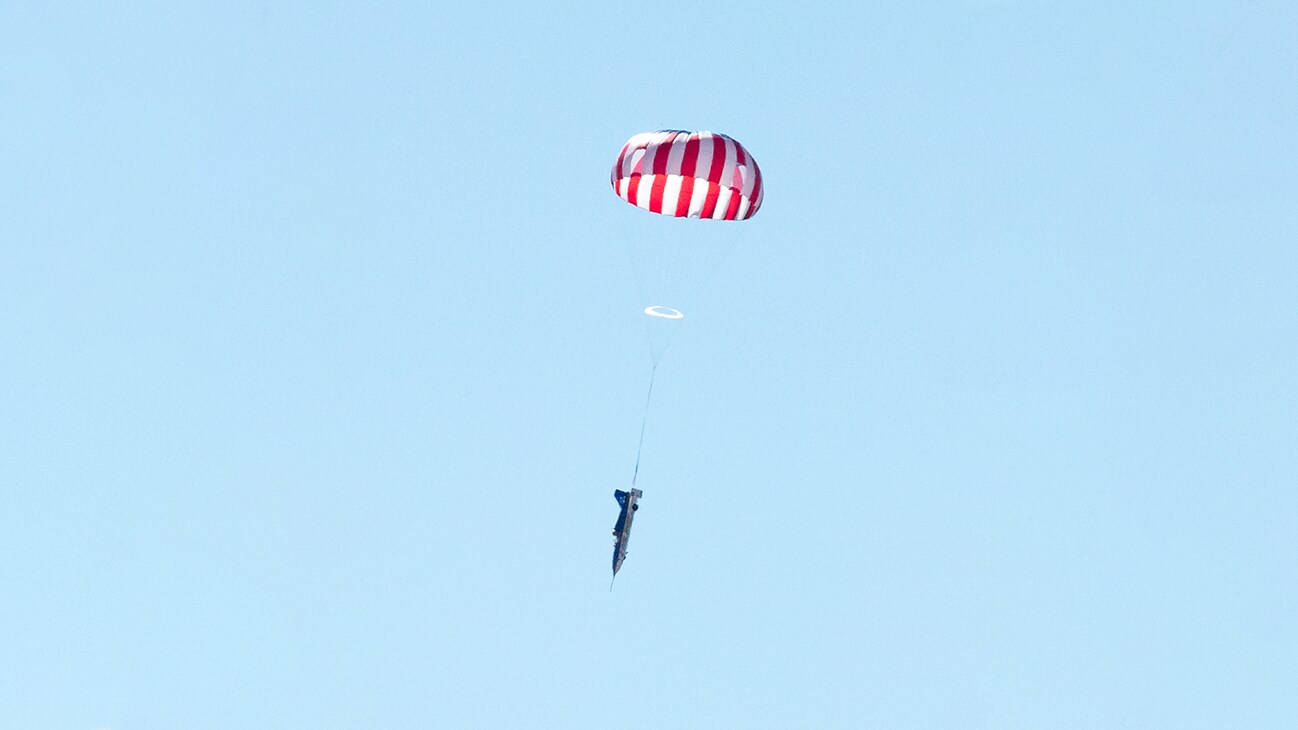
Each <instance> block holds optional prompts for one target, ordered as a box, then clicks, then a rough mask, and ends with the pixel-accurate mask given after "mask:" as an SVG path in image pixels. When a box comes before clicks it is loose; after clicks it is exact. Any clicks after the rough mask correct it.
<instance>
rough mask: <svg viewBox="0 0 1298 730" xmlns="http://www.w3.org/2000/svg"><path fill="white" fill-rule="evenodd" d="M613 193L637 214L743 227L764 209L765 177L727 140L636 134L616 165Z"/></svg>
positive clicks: (692, 134)
mask: <svg viewBox="0 0 1298 730" xmlns="http://www.w3.org/2000/svg"><path fill="white" fill-rule="evenodd" d="M612 182H613V190H614V191H615V192H616V193H617V196H618V197H619V198H621V199H623V200H625V201H626V202H628V203H630V204H631V205H634V206H636V207H637V208H643V209H645V210H647V211H649V212H651V213H659V214H661V215H666V216H672V217H674V218H710V219H712V220H727V221H741V220H744V219H746V218H752V217H753V216H754V215H756V214H757V209H758V208H760V207H762V171H761V170H759V169H758V168H757V161H756V160H754V159H753V156H752V155H750V154H748V150H746V149H744V146H743V145H741V144H739V143H738V142H736V141H735V140H733V139H731V138H730V137H727V136H726V135H724V134H714V133H712V132H683V131H681V130H664V131H661V132H643V133H641V134H637V135H636V136H634V137H632V138H631V139H630V140H628V141H627V143H626V144H625V145H623V146H622V152H621V154H619V155H618V156H617V163H616V164H615V165H613V175H612Z"/></svg>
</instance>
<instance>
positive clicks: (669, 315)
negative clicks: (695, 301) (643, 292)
mask: <svg viewBox="0 0 1298 730" xmlns="http://www.w3.org/2000/svg"><path fill="white" fill-rule="evenodd" d="M644 313H645V314H647V315H649V316H650V317H662V318H663V319H684V318H685V313H684V312H682V311H681V310H679V309H672V308H671V307H664V306H662V305H659V304H655V305H653V306H652V307H645V308H644Z"/></svg>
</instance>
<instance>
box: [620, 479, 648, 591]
mask: <svg viewBox="0 0 1298 730" xmlns="http://www.w3.org/2000/svg"><path fill="white" fill-rule="evenodd" d="M642 494H644V493H643V492H641V491H640V490H639V489H632V490H631V491H630V492H624V491H622V490H621V489H616V490H614V491H613V498H614V499H616V500H617V503H618V505H619V506H621V507H622V511H621V512H620V513H618V516H617V524H616V525H613V537H616V538H617V542H615V543H614V544H613V576H614V577H617V571H618V569H620V568H621V567H622V561H623V560H626V544H627V541H628V540H630V539H631V520H632V519H633V518H634V517H635V511H636V510H638V509H640V505H638V504H636V500H638V499H640V496H641V495H642Z"/></svg>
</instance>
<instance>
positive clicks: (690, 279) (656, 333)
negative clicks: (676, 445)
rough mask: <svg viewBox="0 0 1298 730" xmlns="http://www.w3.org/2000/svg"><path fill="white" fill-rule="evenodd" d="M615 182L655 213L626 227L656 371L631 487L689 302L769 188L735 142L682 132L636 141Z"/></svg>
mask: <svg viewBox="0 0 1298 730" xmlns="http://www.w3.org/2000/svg"><path fill="white" fill-rule="evenodd" d="M610 182H611V184H612V186H613V191H614V193H616V194H617V196H618V197H619V198H621V199H622V200H623V201H625V202H626V203H628V204H630V205H632V206H634V207H636V208H639V209H640V210H641V211H645V212H648V213H653V214H655V215H643V214H641V213H640V212H635V213H632V214H630V215H627V216H625V217H624V218H625V219H624V225H623V227H624V231H625V232H626V237H627V239H628V248H629V249H630V250H631V259H632V263H633V265H634V267H635V269H636V274H637V279H638V284H639V287H640V296H641V300H642V301H641V302H640V304H639V306H640V307H642V308H643V309H642V312H643V314H644V321H645V333H646V336H647V339H648V341H649V354H650V358H651V361H652V365H653V369H652V371H651V373H650V376H649V392H648V395H646V397H645V412H644V418H643V419H642V422H641V425H640V445H639V446H638V447H637V449H636V465H635V471H634V472H633V473H632V476H631V486H632V487H634V486H635V484H636V479H637V477H638V476H639V473H640V456H641V453H642V452H643V450H644V432H645V425H646V423H647V422H648V414H649V402H650V400H651V399H652V397H653V383H654V378H655V377H656V375H657V372H658V362H659V360H660V359H661V358H662V356H663V354H664V353H665V352H666V349H667V346H668V345H669V344H670V342H671V340H672V339H673V338H674V336H675V334H676V332H677V331H678V330H679V329H680V327H681V326H682V324H683V320H684V319H685V317H686V313H685V305H686V302H687V300H688V299H689V298H690V297H691V296H692V295H693V294H695V293H697V292H698V290H699V289H701V288H702V286H703V284H704V283H705V282H706V281H707V280H708V278H710V276H711V274H712V272H713V271H715V269H716V268H717V267H718V266H719V265H720V262H721V259H722V258H723V257H724V255H725V253H726V252H727V251H728V250H729V248H730V247H731V245H732V244H733V242H734V237H733V229H734V223H733V222H735V221H742V220H747V219H749V218H752V217H753V216H754V215H756V214H757V211H758V210H759V209H760V208H761V207H762V197H763V193H764V186H763V183H762V171H761V169H760V168H759V167H758V166H757V161H756V160H755V159H753V156H752V154H751V153H750V152H749V151H748V150H747V149H746V148H745V147H744V146H743V145H742V144H740V143H739V142H738V141H736V140H735V139H734V138H732V137H728V136H726V135H724V134H717V133H713V132H686V131H682V130H662V131H658V132H643V133H641V134H637V135H635V136H634V137H632V138H631V139H630V140H628V141H627V143H626V144H625V145H623V146H622V150H621V152H619V153H618V156H617V161H616V162H615V163H614V164H613V170H612V174H611V175H610ZM633 219H634V220H633ZM689 219H695V220H689ZM700 221H727V223H725V224H724V225H716V224H712V223H702V222H700ZM719 229H720V230H719Z"/></svg>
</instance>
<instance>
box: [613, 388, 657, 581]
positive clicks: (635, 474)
mask: <svg viewBox="0 0 1298 730" xmlns="http://www.w3.org/2000/svg"><path fill="white" fill-rule="evenodd" d="M657 375H658V364H657V363H654V366H653V370H651V371H650V372H649V393H648V394H647V395H645V397H644V416H642V417H641V419H640V443H639V445H637V446H636V447H635V471H634V472H632V473H631V486H632V487H634V486H635V480H636V478H637V477H639V476H640V454H641V453H642V452H643V451H644V432H645V426H646V425H648V423H649V401H650V399H652V398H653V397H654V377H655V376H657ZM609 590H612V584H610V588H609Z"/></svg>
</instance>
